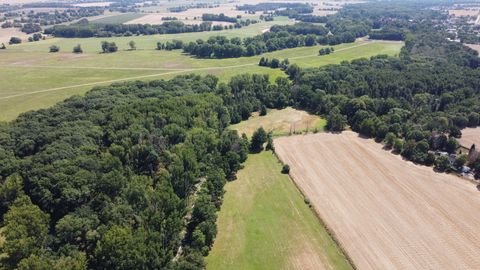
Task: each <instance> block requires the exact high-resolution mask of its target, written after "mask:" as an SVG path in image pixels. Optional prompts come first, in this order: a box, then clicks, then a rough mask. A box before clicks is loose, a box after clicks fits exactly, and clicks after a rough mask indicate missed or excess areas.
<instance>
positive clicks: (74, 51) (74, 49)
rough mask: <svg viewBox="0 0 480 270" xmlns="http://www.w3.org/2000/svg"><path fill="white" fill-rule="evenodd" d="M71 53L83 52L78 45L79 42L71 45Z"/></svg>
mask: <svg viewBox="0 0 480 270" xmlns="http://www.w3.org/2000/svg"><path fill="white" fill-rule="evenodd" d="M73 53H83V50H82V47H81V46H80V44H78V45H77V46H75V47H73Z"/></svg>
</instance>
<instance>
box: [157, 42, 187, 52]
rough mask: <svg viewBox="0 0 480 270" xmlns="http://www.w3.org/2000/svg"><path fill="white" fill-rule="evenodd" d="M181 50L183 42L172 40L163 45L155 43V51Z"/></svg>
mask: <svg viewBox="0 0 480 270" xmlns="http://www.w3.org/2000/svg"><path fill="white" fill-rule="evenodd" d="M181 48H183V41H181V40H176V39H174V40H172V41H167V42H165V43H162V42H157V50H167V51H171V50H179V49H181Z"/></svg>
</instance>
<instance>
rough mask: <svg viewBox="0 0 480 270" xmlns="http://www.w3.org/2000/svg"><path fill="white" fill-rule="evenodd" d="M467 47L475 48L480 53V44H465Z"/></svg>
mask: <svg viewBox="0 0 480 270" xmlns="http://www.w3.org/2000/svg"><path fill="white" fill-rule="evenodd" d="M465 45H466V46H467V47H470V48H471V49H474V50H475V51H477V52H478V53H480V44H465Z"/></svg>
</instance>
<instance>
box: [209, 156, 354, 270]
mask: <svg viewBox="0 0 480 270" xmlns="http://www.w3.org/2000/svg"><path fill="white" fill-rule="evenodd" d="M281 167H282V166H281V164H280V163H279V162H278V160H277V158H276V157H275V155H273V154H272V153H271V152H269V151H268V152H267V151H264V152H262V153H260V154H254V155H250V156H249V157H248V160H247V161H246V163H245V168H244V169H242V170H241V171H239V172H238V174H237V176H238V179H237V180H235V181H233V182H230V183H227V185H226V194H225V198H224V202H223V205H222V208H221V210H220V212H219V217H218V220H217V225H218V234H217V238H216V240H215V243H214V245H213V248H212V250H211V252H210V254H209V256H208V257H207V259H206V261H207V269H209V270H216V269H231V270H234V269H239V270H248V269H266V270H268V269H312V270H313V269H352V268H351V266H350V265H349V264H348V262H347V260H346V259H345V257H344V256H343V255H342V253H341V252H340V250H339V249H338V247H337V246H336V244H335V242H334V241H333V240H332V239H331V238H330V236H329V235H328V233H327V231H326V230H325V228H324V227H322V225H321V224H320V223H319V221H318V219H317V217H316V216H315V214H314V213H313V212H312V211H311V209H310V208H309V207H308V206H307V204H305V202H304V200H303V197H302V195H301V194H300V192H299V191H298V190H297V188H296V187H295V185H294V184H293V182H292V181H291V180H290V179H289V177H288V176H287V175H284V174H281V173H280V171H281Z"/></svg>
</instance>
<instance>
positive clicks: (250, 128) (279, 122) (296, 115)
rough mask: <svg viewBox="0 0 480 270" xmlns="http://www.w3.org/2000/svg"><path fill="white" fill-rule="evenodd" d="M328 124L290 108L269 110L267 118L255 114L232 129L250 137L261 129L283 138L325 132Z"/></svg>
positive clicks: (314, 116) (323, 120)
mask: <svg viewBox="0 0 480 270" xmlns="http://www.w3.org/2000/svg"><path fill="white" fill-rule="evenodd" d="M326 123H327V122H326V120H325V119H322V118H320V117H318V116H316V115H311V114H309V113H307V112H305V111H300V110H296V109H293V108H291V107H288V108H285V109H282V110H276V109H272V110H269V111H268V113H267V115H265V116H259V114H258V113H254V114H253V115H252V116H251V117H250V118H249V119H248V121H242V122H240V123H238V124H235V125H232V126H231V127H230V128H231V129H235V130H237V131H238V133H239V134H242V133H245V134H246V135H247V136H248V137H250V136H252V134H253V132H254V131H255V130H256V129H258V128H259V127H263V128H264V129H265V130H266V131H267V132H272V133H273V135H274V136H282V135H288V134H291V133H292V134H293V133H299V132H300V133H301V132H308V131H323V130H324V128H325V125H326Z"/></svg>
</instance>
